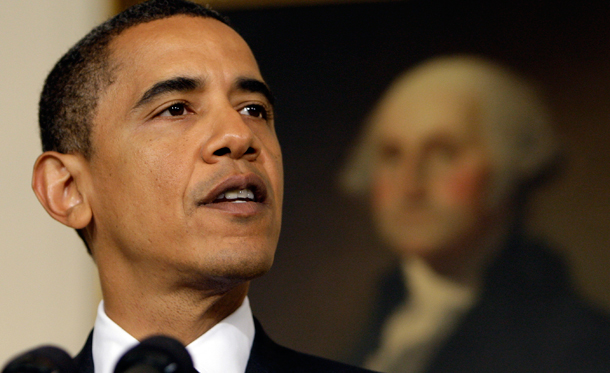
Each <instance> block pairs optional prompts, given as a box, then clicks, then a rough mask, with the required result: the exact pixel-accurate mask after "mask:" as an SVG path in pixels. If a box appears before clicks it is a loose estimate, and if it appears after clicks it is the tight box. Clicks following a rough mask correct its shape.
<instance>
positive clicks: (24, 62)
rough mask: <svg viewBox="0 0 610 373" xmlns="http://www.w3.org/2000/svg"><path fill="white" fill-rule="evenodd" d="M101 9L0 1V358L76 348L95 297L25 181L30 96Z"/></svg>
mask: <svg viewBox="0 0 610 373" xmlns="http://www.w3.org/2000/svg"><path fill="white" fill-rule="evenodd" d="M109 12H110V0H0V76H1V77H2V78H1V79H0V129H1V131H0V336H1V338H0V366H4V364H5V363H6V362H7V361H8V359H9V358H11V357H12V356H13V355H15V354H16V353H20V352H22V351H24V350H25V349H29V348H32V347H35V346H37V345H40V344H48V343H53V344H55V345H58V346H60V347H63V348H65V349H67V350H68V351H69V352H70V353H72V354H74V353H76V352H78V350H79V349H80V347H81V346H82V344H83V343H84V341H85V338H86V336H87V333H88V332H89V330H90V328H91V326H92V322H93V319H94V314H95V306H96V303H97V299H98V297H99V295H98V294H99V293H98V289H97V286H98V285H97V280H96V279H95V277H96V274H95V269H94V266H93V263H92V261H91V259H90V258H89V257H88V255H87V254H86V251H85V248H84V246H83V245H82V244H81V243H80V241H79V238H78V237H77V235H76V233H75V232H74V231H73V230H71V229H69V228H66V227H64V226H62V225H61V224H59V223H57V222H55V221H54V220H53V219H51V217H49V216H48V215H47V214H46V212H45V211H44V210H43V209H42V207H41V206H40V205H39V203H38V201H37V200H36V197H35V196H34V193H33V192H32V190H31V187H30V179H31V171H32V165H33V164H34V161H35V159H36V157H37V156H38V155H39V154H40V144H39V140H38V130H37V102H38V96H39V92H40V90H41V87H42V84H43V81H44V78H45V77H46V74H47V73H48V71H49V70H50V69H51V67H52V66H53V64H54V63H55V62H56V61H57V59H58V58H59V57H60V56H61V55H62V54H63V53H64V52H65V51H66V50H67V49H68V48H69V47H70V46H71V45H72V44H73V43H74V42H76V41H77V40H78V39H80V38H81V37H82V36H84V34H85V33H86V32H87V31H88V30H89V29H90V28H91V27H92V26H94V25H95V24H97V23H99V22H101V21H103V20H104V19H105V18H106V17H107V15H108V14H109Z"/></svg>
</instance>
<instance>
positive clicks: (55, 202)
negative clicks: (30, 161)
mask: <svg viewBox="0 0 610 373" xmlns="http://www.w3.org/2000/svg"><path fill="white" fill-rule="evenodd" d="M87 176H88V174H87V161H86V160H85V158H84V157H83V156H81V155H79V154H62V153H58V152H52V151H49V152H45V153H43V154H41V155H40V157H38V159H37V160H36V163H35V164H34V173H33V176H32V189H34V193H36V197H38V200H39V201H40V203H41V204H42V206H43V207H44V208H45V210H47V212H48V213H49V215H51V216H52V217H53V218H54V219H55V220H57V221H59V222H60V223H62V224H64V225H67V226H68V227H72V228H75V229H82V228H85V227H86V226H87V225H89V223H90V222H91V218H92V211H91V207H90V205H89V203H88V201H87V194H86V185H87V180H86V178H87Z"/></svg>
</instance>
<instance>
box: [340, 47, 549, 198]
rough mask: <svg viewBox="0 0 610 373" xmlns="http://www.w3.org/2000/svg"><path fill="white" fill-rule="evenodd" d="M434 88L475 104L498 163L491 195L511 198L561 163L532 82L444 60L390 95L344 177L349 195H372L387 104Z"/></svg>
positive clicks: (491, 66)
mask: <svg viewBox="0 0 610 373" xmlns="http://www.w3.org/2000/svg"><path fill="white" fill-rule="evenodd" d="M430 87H437V88H439V87H440V88H443V89H446V90H448V91H455V92H459V93H460V94H461V93H463V94H465V95H472V97H474V98H475V100H476V102H477V105H478V109H479V113H480V127H481V128H480V130H481V131H482V134H483V138H484V139H485V141H486V144H487V147H488V149H489V151H490V154H491V155H492V157H493V160H492V164H493V166H494V170H495V175H496V177H495V180H494V183H495V186H494V187H492V191H491V192H492V195H495V196H496V197H500V196H506V195H507V193H512V192H513V191H514V189H515V187H516V186H518V185H521V184H523V183H525V182H527V181H529V180H531V179H532V178H534V177H536V176H538V174H539V173H540V172H541V171H542V170H544V169H546V167H547V166H548V165H550V164H551V163H552V162H553V161H554V160H555V159H556V157H557V155H558V153H559V146H558V142H557V139H556V137H555V135H554V133H553V131H552V128H551V117H550V114H549V111H548V109H547V107H546V106H545V104H544V103H543V100H542V99H541V97H540V95H539V92H538V91H537V89H536V88H535V87H534V86H533V85H532V84H531V83H530V82H528V81H526V80H525V79H523V78H522V77H520V76H517V75H516V74H515V73H513V72H512V71H510V70H509V69H507V68H506V67H504V66H501V65H499V64H497V63H495V62H492V61H489V60H487V59H483V58H480V57H476V56H469V55H456V56H443V57H437V58H433V59H431V60H427V61H425V62H423V63H422V64H420V65H418V66H416V67H415V68H413V69H409V70H407V71H406V72H405V73H404V74H402V75H401V76H399V77H398V78H397V79H396V80H394V82H393V83H392V84H391V85H390V87H389V88H388V90H386V92H385V93H384V95H383V96H382V98H381V100H380V101H379V103H378V104H377V106H376V109H375V110H373V111H372V113H371V115H370V117H369V118H368V120H367V121H366V123H365V126H364V128H363V130H362V133H361V135H360V138H359V140H358V141H357V142H356V144H355V146H354V147H353V149H352V152H351V154H350V156H349V157H348V160H347V162H346V165H345V167H344V170H343V172H342V173H341V175H340V186H341V188H342V190H343V191H344V192H346V193H348V194H351V195H355V196H361V195H363V194H365V193H366V192H368V189H369V185H370V177H371V171H372V167H374V165H375V162H376V160H375V157H376V152H375V150H376V141H378V139H377V134H376V127H377V126H376V122H377V117H378V115H379V113H378V112H379V110H380V106H383V105H382V103H383V102H384V101H386V100H388V99H392V100H394V99H400V97H403V96H405V95H406V94H413V92H417V90H420V89H424V88H430ZM494 199H495V198H494Z"/></svg>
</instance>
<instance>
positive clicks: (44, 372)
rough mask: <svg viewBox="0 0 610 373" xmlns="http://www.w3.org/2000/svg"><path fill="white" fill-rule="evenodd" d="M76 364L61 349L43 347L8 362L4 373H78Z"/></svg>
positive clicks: (3, 370)
mask: <svg viewBox="0 0 610 373" xmlns="http://www.w3.org/2000/svg"><path fill="white" fill-rule="evenodd" d="M76 371H77V369H76V364H74V361H73V360H72V357H70V355H68V353H67V352H66V351H64V350H62V349H61V348H59V347H55V346H41V347H38V348H34V349H32V350H29V351H26V352H24V353H23V354H21V355H19V356H17V357H15V358H14V359H13V360H11V361H10V362H8V363H7V364H6V366H5V367H4V369H2V373H76Z"/></svg>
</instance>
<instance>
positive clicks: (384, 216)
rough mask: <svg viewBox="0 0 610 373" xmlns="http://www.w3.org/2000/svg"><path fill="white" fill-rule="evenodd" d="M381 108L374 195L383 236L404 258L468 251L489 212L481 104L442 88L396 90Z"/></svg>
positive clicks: (432, 256) (487, 161)
mask: <svg viewBox="0 0 610 373" xmlns="http://www.w3.org/2000/svg"><path fill="white" fill-rule="evenodd" d="M378 113H379V116H378V117H377V119H376V122H375V126H376V128H375V130H376V137H375V139H376V140H375V141H376V142H375V145H376V148H375V151H376V154H375V157H376V163H375V167H374V170H373V175H372V190H371V192H372V210H373V213H374V219H375V223H376V224H377V226H378V229H379V231H380V232H381V234H382V236H383V238H384V239H385V240H386V241H387V242H388V243H389V244H390V246H391V247H392V248H393V249H394V250H396V251H397V252H398V253H399V254H400V255H401V256H410V255H418V256H422V257H424V258H429V259H438V258H436V257H437V256H439V255H440V256H443V255H446V254H449V253H450V252H451V251H453V252H451V255H461V254H460V253H459V252H456V250H457V251H460V250H463V249H464V247H465V246H467V245H468V244H471V243H472V242H473V241H474V240H476V239H477V237H479V236H480V235H481V234H482V230H484V229H485V228H484V225H485V223H484V220H485V216H486V213H487V212H486V208H487V206H486V193H487V188H488V185H489V178H490V169H491V167H490V160H489V157H488V154H487V152H486V150H485V148H484V146H483V144H482V142H481V138H480V135H479V129H478V128H477V127H478V112H477V106H476V105H475V101H474V100H473V98H472V97H469V96H468V95H465V94H463V93H460V92H450V91H447V90H444V89H443V88H439V89H434V88H425V89H423V90H419V89H418V90H416V91H413V90H403V91H394V92H393V93H392V94H390V95H389V96H388V97H387V98H386V99H384V101H383V102H382V103H381V106H380V107H379V112H378ZM451 255H450V256H451Z"/></svg>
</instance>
